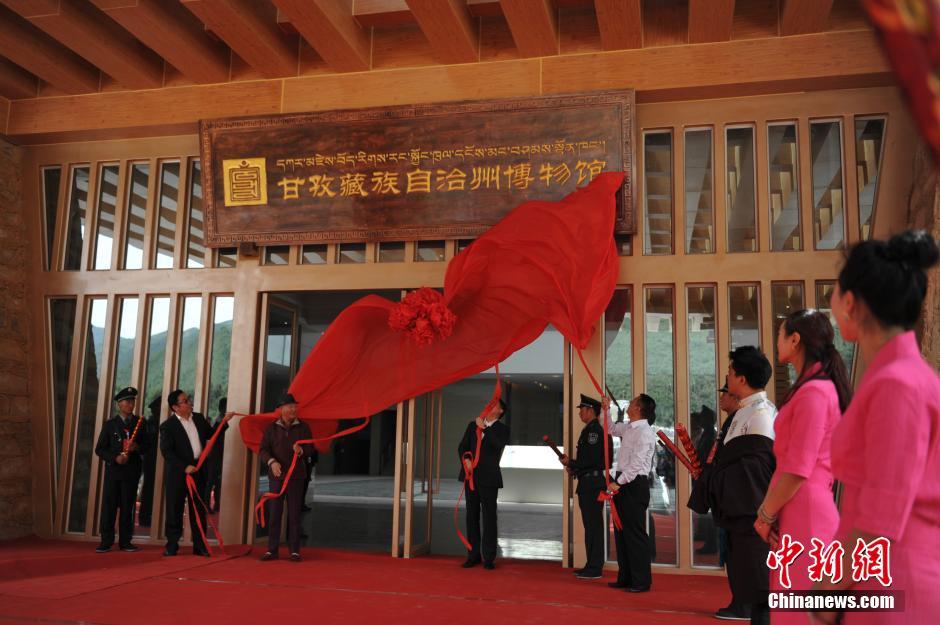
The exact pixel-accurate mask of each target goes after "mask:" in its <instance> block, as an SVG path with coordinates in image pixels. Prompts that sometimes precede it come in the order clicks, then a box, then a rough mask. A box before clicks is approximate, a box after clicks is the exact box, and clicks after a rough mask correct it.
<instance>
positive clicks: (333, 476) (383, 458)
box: [255, 290, 400, 551]
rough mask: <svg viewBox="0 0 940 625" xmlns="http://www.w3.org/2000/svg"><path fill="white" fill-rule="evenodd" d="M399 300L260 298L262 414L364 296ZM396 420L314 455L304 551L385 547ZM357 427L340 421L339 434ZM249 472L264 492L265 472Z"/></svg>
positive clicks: (323, 294)
mask: <svg viewBox="0 0 940 625" xmlns="http://www.w3.org/2000/svg"><path fill="white" fill-rule="evenodd" d="M399 294H400V292H399V291H398V290H393V291H316V292H301V293H269V294H265V295H264V296H263V297H264V306H263V309H264V310H265V312H266V315H265V317H266V321H265V322H264V324H263V328H264V330H263V332H264V336H263V337H262V338H263V340H262V342H261V346H262V349H263V352H262V354H263V362H262V368H261V376H260V377H261V379H260V385H261V389H260V397H261V406H260V407H261V409H262V410H263V411H265V412H267V411H270V410H273V409H274V406H275V403H276V401H277V397H278V395H280V394H281V393H283V392H286V391H287V388H288V387H289V386H290V382H291V380H293V378H294V376H295V375H296V373H297V370H298V369H299V368H300V365H301V364H302V363H303V361H304V359H305V358H307V356H308V355H309V354H310V351H311V350H312V349H313V347H314V345H316V343H317V341H318V340H319V339H320V337H321V336H322V335H323V332H324V331H325V330H326V328H327V326H328V325H329V324H330V323H332V321H333V320H334V319H336V317H337V316H338V315H339V314H340V312H342V311H343V310H344V309H345V308H346V307H347V306H349V305H350V304H352V303H353V302H355V301H356V300H358V299H360V298H362V297H365V296H366V295H379V296H382V297H386V298H389V299H392V300H397V299H398V298H399ZM397 421H398V407H397V406H391V407H390V408H389V409H387V410H383V411H381V412H379V413H377V414H375V415H372V419H371V420H370V423H369V425H367V426H366V427H365V428H363V429H362V430H359V431H358V432H355V433H354V434H351V435H349V436H344V437H341V438H338V439H336V440H334V441H332V444H331V445H330V447H329V451H326V452H320V453H318V454H317V458H316V462H315V464H314V463H309V464H308V467H309V470H310V473H311V478H310V481H309V483H308V485H307V491H306V497H305V501H304V512H303V515H302V524H303V544H304V546H307V547H326V548H337V549H352V550H359V551H386V550H387V549H388V548H389V544H390V543H391V539H392V501H393V492H394V476H395V434H396V428H397ZM360 422H361V421H360V420H358V419H352V420H348V421H340V423H339V429H340V430H342V429H346V428H349V427H352V426H353V425H356V424H358V423H360ZM255 466H256V469H255V470H256V473H255V475H256V476H257V479H256V488H257V490H256V493H264V492H267V491H268V475H267V467H264V466H260V463H257V462H256V464H255ZM255 501H257V494H256V496H255ZM285 517H286V515H285ZM268 529H269V528H261V527H258V526H256V527H255V539H256V541H257V540H261V539H263V540H267V533H268Z"/></svg>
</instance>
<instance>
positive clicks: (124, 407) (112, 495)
mask: <svg viewBox="0 0 940 625" xmlns="http://www.w3.org/2000/svg"><path fill="white" fill-rule="evenodd" d="M114 401H116V402H117V405H118V414H117V415H115V416H114V417H112V418H110V419H108V421H107V422H106V423H105V424H104V427H102V428H101V434H100V435H99V436H98V443H97V444H96V445H95V454H96V455H97V456H98V457H99V458H101V460H102V461H103V462H104V464H105V468H104V488H103V489H102V503H101V544H100V545H98V547H97V549H95V551H97V552H98V553H105V552H108V551H111V545H113V544H114V517H115V515H117V513H118V509H120V510H121V516H120V521H119V523H118V529H119V532H118V533H119V537H120V542H119V545H120V548H121V551H138V550H139V548H138V547H135V546H134V545H132V544H131V538H132V537H133V535H134V508H135V506H136V504H137V485H138V484H139V483H140V470H141V466H142V464H143V463H142V462H141V454H145V453H147V452H148V451H149V450H148V448H147V438H146V436H145V434H146V432H145V430H146V427H145V426H144V424H143V423H141V424H140V427H138V425H137V423H138V421H140V419H141V418H142V417H138V416H136V415H134V405H135V404H136V402H137V389H136V388H133V387H131V386H128V387H127V388H125V389H121V390H120V391H118V392H117V395H115V396H114Z"/></svg>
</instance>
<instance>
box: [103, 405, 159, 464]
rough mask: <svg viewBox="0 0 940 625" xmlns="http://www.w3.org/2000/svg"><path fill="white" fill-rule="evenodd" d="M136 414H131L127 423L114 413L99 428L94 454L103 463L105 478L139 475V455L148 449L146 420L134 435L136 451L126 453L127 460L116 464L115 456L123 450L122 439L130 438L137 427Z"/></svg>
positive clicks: (148, 440)
mask: <svg viewBox="0 0 940 625" xmlns="http://www.w3.org/2000/svg"><path fill="white" fill-rule="evenodd" d="M138 419H140V417H138V416H137V415H132V416H131V417H130V419H128V420H127V425H124V421H123V420H122V419H121V417H120V416H118V415H115V416H113V417H111V418H110V419H108V420H107V421H105V424H104V426H103V427H102V428H101V434H99V435H98V443H97V444H96V445H95V455H97V456H98V457H99V458H101V459H102V460H103V461H104V464H105V477H106V478H115V479H120V478H129V479H134V478H135V477H138V478H139V477H140V470H141V467H142V464H143V463H142V462H141V458H140V455H141V454H145V453H148V452H149V451H150V436H148V434H147V422H146V421H144V423H141V424H140V429H139V430H137V434H136V436H135V437H134V441H135V442H136V443H137V451H133V452H130V453H128V454H127V462H125V463H124V464H118V463H117V462H116V460H117V457H118V456H119V455H120V454H121V452H123V451H124V441H125V440H127V439H128V438H130V436H131V434H133V433H134V428H135V427H137V420H138Z"/></svg>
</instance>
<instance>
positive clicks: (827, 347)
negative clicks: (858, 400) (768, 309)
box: [779, 309, 852, 412]
mask: <svg viewBox="0 0 940 625" xmlns="http://www.w3.org/2000/svg"><path fill="white" fill-rule="evenodd" d="M783 331H784V333H786V335H787V336H790V335H792V334H793V333H794V332H799V333H800V345H802V346H803V353H804V355H805V362H804V363H803V371H802V372H801V373H800V377H799V379H797V381H796V383H795V384H794V385H793V386H792V387H790V390H789V391H787V394H786V396H784V398H783V401H782V402H781V403H780V406H779V407H780V408H783V407H784V406H785V405H786V404H787V402H789V401H790V400H791V399H792V398H793V396H794V395H796V392H797V391H798V390H799V389H800V388H801V387H802V386H803V385H804V384H806V383H807V382H809V381H810V380H830V381H831V382H832V383H833V384H834V385H835V387H836V392H837V393H838V394H839V409H840V410H842V412H845V409H846V408H848V406H849V401H851V399H852V387H851V385H850V383H849V375H848V372H847V371H846V368H845V362H844V361H843V360H842V356H841V355H840V354H839V351H838V350H837V349H836V346H835V343H833V341H834V340H835V331H834V330H833V329H832V323H830V322H829V317H828V316H827V315H825V314H823V313H821V312H819V311H818V310H813V309H808V310H798V311H796V312H794V313H791V314H790V315H789V316H787V318H786V319H784V320H783ZM816 363H819V364H820V366H821V368H820V370H819V371H817V372H816V373H814V374H813V375H809V374H808V372H809V370H810V368H811V367H812V366H813V365H815V364H816Z"/></svg>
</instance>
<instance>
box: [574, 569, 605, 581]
mask: <svg viewBox="0 0 940 625" xmlns="http://www.w3.org/2000/svg"><path fill="white" fill-rule="evenodd" d="M574 576H575V577H577V578H578V579H600V578H602V577H603V575H601V572H600V571H590V570H588V569H582V570H581V571H580V572H578V573H575V575H574Z"/></svg>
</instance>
